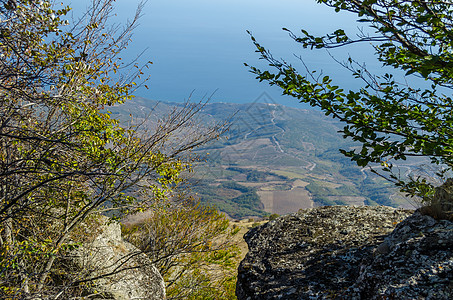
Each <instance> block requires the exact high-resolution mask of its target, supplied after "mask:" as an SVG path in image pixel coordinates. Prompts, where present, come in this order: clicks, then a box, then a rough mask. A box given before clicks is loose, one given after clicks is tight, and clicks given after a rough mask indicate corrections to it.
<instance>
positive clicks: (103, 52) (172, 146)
mask: <svg viewBox="0 0 453 300" xmlns="http://www.w3.org/2000/svg"><path fill="white" fill-rule="evenodd" d="M113 3H114V0H94V1H91V6H90V7H89V8H88V10H87V11H86V13H84V14H83V15H81V16H80V17H78V18H75V19H74V17H73V18H71V17H70V16H69V14H68V13H69V11H70V8H69V7H65V6H63V4H61V6H59V4H56V3H54V2H53V1H38V0H15V1H1V2H0V297H5V298H9V299H11V298H22V299H25V298H36V297H39V298H46V299H47V298H49V297H51V296H52V295H53V296H52V297H54V296H55V295H59V297H61V298H66V299H69V297H70V296H71V297H76V296H77V295H76V294H75V290H74V288H76V286H77V283H78V282H80V280H79V279H77V272H76V273H75V274H72V273H71V272H75V271H74V270H72V271H71V270H66V271H65V272H63V273H59V272H57V271H56V268H55V266H56V265H57V264H58V262H59V261H60V262H61V261H62V260H64V259H65V256H67V255H68V253H69V252H68V251H69V250H70V249H71V248H73V247H77V245H78V243H80V242H82V241H83V240H84V239H85V238H86V236H84V235H83V234H80V233H81V232H83V230H80V227H81V226H82V223H83V222H86V220H87V219H89V218H91V217H93V216H95V215H96V214H100V213H101V212H104V213H105V212H106V211H109V212H110V215H117V216H121V215H123V214H125V213H133V212H137V211H143V210H146V209H151V208H153V207H156V206H161V207H168V206H169V202H168V201H163V200H165V199H167V197H168V196H169V195H170V194H171V192H172V191H173V190H174V189H175V187H176V186H177V185H178V183H180V182H181V180H182V179H181V176H180V175H181V172H183V171H185V170H188V169H190V166H191V161H192V158H191V157H189V153H188V151H190V150H191V149H193V148H194V147H196V146H198V145H200V144H203V143H205V142H207V141H209V140H211V139H214V138H216V137H217V136H218V134H219V132H221V131H222V129H221V127H222V125H220V126H216V125H213V126H212V127H210V128H207V129H203V130H200V126H199V124H196V122H194V121H193V117H194V116H195V114H196V113H197V111H199V110H200V109H201V106H200V105H196V104H190V103H188V104H186V105H185V106H182V108H181V109H175V110H174V111H173V112H170V113H169V114H168V116H166V117H165V118H163V119H160V120H157V119H156V120H153V121H154V123H155V124H157V125H156V126H155V129H154V130H150V129H149V128H143V125H144V123H143V122H142V123H137V122H133V121H132V122H129V123H120V122H119V121H118V120H116V119H114V118H112V117H111V113H110V112H109V107H111V106H113V105H117V104H121V103H123V102H125V101H128V100H130V99H131V98H132V93H133V91H134V89H135V88H136V87H137V86H138V85H140V84H141V83H143V82H144V80H145V81H146V78H141V76H146V75H144V74H143V72H142V70H143V68H146V67H147V66H148V65H149V64H150V63H145V64H144V65H139V64H138V63H136V62H132V63H128V62H123V61H122V60H121V57H120V54H121V51H122V50H124V49H125V47H126V46H127V45H128V43H129V42H130V39H131V34H132V30H133V29H134V27H135V26H136V22H137V20H138V18H139V16H140V10H141V5H140V6H139V7H138V9H137V13H136V15H135V16H134V18H133V19H132V20H130V22H129V23H128V24H126V26H124V27H119V26H118V25H115V24H112V23H111V18H110V17H111V16H112V15H113V13H114V12H113V9H114V6H113ZM160 201H162V202H165V203H160ZM216 217H217V216H216ZM92 224H96V222H93V223H92ZM93 226H94V225H93ZM73 275H74V276H73ZM71 276H72V277H71ZM87 280H88V281H89V278H86V279H85V280H84V281H87ZM55 297H56V296H55Z"/></svg>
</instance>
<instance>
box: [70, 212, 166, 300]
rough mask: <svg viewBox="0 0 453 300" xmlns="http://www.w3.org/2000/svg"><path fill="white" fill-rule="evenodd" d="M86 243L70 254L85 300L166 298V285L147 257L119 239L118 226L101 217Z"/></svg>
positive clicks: (158, 299)
mask: <svg viewBox="0 0 453 300" xmlns="http://www.w3.org/2000/svg"><path fill="white" fill-rule="evenodd" d="M100 223H101V225H99V226H96V232H93V233H92V235H93V236H92V238H91V239H90V241H89V242H84V243H83V244H82V245H81V246H80V247H78V248H77V249H76V250H75V251H74V252H73V253H72V257H73V258H72V263H73V264H75V265H76V268H77V269H79V270H80V274H81V276H82V278H90V279H94V280H93V281H90V282H89V285H87V291H86V294H87V295H89V296H88V297H87V298H88V299H115V300H128V299H147V300H161V299H165V283H164V281H163V279H162V276H161V275H160V273H159V271H158V270H157V269H156V267H155V266H154V265H153V264H151V263H150V260H149V258H148V257H147V256H146V254H144V253H142V252H141V251H140V250H139V249H137V248H136V247H135V246H133V245H132V244H130V243H128V242H126V241H124V240H123V239H122V237H121V227H120V224H119V223H117V222H114V221H111V220H109V219H108V218H105V217H102V218H101V221H100Z"/></svg>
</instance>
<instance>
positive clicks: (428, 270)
mask: <svg viewBox="0 0 453 300" xmlns="http://www.w3.org/2000/svg"><path fill="white" fill-rule="evenodd" d="M382 245H384V246H385V248H386V251H384V252H383V253H376V255H375V256H374V257H373V260H372V261H371V262H368V263H366V264H362V266H361V271H360V273H359V277H358V278H357V280H356V282H355V283H354V284H353V285H352V286H351V287H350V288H348V290H347V291H346V293H345V294H346V295H349V296H350V297H351V298H355V299H453V223H452V222H451V221H447V220H435V219H433V218H432V217H430V216H426V215H422V214H421V213H420V212H418V211H417V212H415V213H414V214H413V215H412V216H410V217H409V218H407V219H406V220H404V221H403V222H401V223H400V224H398V226H397V227H396V228H395V230H394V231H393V232H392V233H391V234H390V235H389V236H388V237H386V239H385V241H384V242H383V244H382ZM381 247H382V246H381Z"/></svg>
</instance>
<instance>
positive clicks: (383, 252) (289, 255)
mask: <svg viewBox="0 0 453 300" xmlns="http://www.w3.org/2000/svg"><path fill="white" fill-rule="evenodd" d="M244 238H245V240H246V242H247V244H248V247H249V252H248V254H247V256H246V257H245V259H244V260H243V261H242V262H241V264H240V266H239V274H238V283H237V290H236V293H237V296H238V298H239V299H250V300H252V299H453V297H452V295H453V293H452V288H453V287H452V286H453V283H452V282H453V271H452V270H453V255H452V253H453V252H452V251H453V250H452V248H453V223H452V222H449V221H445V220H443V221H436V220H434V219H433V218H431V217H428V216H423V215H421V214H420V213H419V212H415V213H414V214H413V212H412V211H409V210H397V209H394V208H390V207H383V206H380V207H366V206H329V207H318V208H313V209H308V210H301V211H300V212H298V213H295V214H290V215H287V216H284V217H280V218H278V219H276V220H274V221H271V222H269V223H266V224H264V225H262V226H260V227H256V228H253V229H251V230H250V231H249V232H248V233H247V234H246V235H245V236H244Z"/></svg>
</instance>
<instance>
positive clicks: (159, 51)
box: [75, 0, 377, 106]
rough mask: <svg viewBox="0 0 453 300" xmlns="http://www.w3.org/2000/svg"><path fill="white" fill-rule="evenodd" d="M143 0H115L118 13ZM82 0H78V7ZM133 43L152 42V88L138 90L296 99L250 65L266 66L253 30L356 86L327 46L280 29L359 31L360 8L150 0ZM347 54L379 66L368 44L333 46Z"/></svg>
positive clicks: (258, 0) (288, 1)
mask: <svg viewBox="0 0 453 300" xmlns="http://www.w3.org/2000/svg"><path fill="white" fill-rule="evenodd" d="M137 3H138V1H137V0H117V7H118V10H117V11H118V20H120V21H124V20H125V18H126V16H131V15H132V14H133V11H134V8H135V6H136V4H137ZM81 6H83V1H82V2H77V3H76V4H75V8H76V9H80V7H81ZM143 13H144V14H143V17H142V19H141V20H140V26H139V27H138V28H137V30H136V32H135V35H134V37H133V40H132V43H131V45H130V47H129V49H128V51H127V53H126V56H127V57H129V58H132V57H134V55H136V54H138V53H140V52H141V51H142V50H143V49H147V51H146V52H145V54H144V55H143V56H142V58H141V59H142V60H144V61H145V60H146V61H147V60H150V61H152V62H153V65H152V66H151V68H150V69H149V74H150V75H151V78H150V81H149V82H148V86H149V90H146V89H144V88H142V89H139V90H138V91H137V93H136V94H137V95H139V96H142V97H145V98H151V99H156V100H166V101H183V100H185V99H187V98H188V97H189V96H190V95H191V93H192V92H193V96H192V98H193V99H194V100H197V99H200V98H203V97H209V96H210V95H212V94H213V93H214V94H213V96H212V101H214V102H236V103H243V102H253V101H255V100H256V99H257V98H259V97H260V95H263V93H266V94H265V95H266V97H267V100H266V102H275V103H281V104H286V105H296V106H299V105H298V104H297V100H295V99H292V98H290V97H284V96H281V91H280V90H279V89H278V88H276V87H269V86H268V84H267V83H263V82H262V83H260V82H258V81H257V80H256V79H255V78H254V75H253V74H251V73H250V72H249V71H248V69H247V68H246V67H245V66H244V63H245V62H246V63H248V64H251V65H255V66H260V67H266V64H265V62H264V61H262V60H259V55H258V54H256V53H255V52H254V51H255V49H254V46H253V44H252V42H251V40H250V36H249V35H248V34H247V33H246V30H250V31H251V32H252V33H253V34H254V36H255V37H256V38H257V40H258V41H259V42H260V43H262V45H263V46H265V47H267V48H268V49H270V50H271V51H272V52H273V54H274V56H275V57H277V58H279V57H283V58H285V59H286V60H288V61H289V62H291V63H293V64H294V66H296V68H297V69H299V70H300V71H302V73H305V69H304V67H303V65H302V64H301V63H300V62H299V61H298V60H297V59H296V58H295V57H294V54H296V55H301V56H302V57H303V59H304V62H305V63H306V64H307V65H308V66H309V67H310V69H313V70H322V71H323V72H324V73H325V74H333V75H334V78H336V79H337V83H338V84H341V85H344V86H345V87H347V88H354V87H357V86H358V85H359V84H360V82H357V81H355V80H353V78H352V76H350V74H349V72H348V71H346V70H345V69H344V68H342V67H341V66H339V65H338V64H337V63H335V62H334V61H333V60H332V58H331V57H330V56H329V55H328V53H327V52H326V51H325V50H313V51H310V50H304V49H302V48H301V47H300V46H299V45H298V44H296V43H295V42H294V41H293V40H291V39H290V38H289V37H288V34H287V33H286V32H284V31H282V30H281V28H282V27H286V28H289V29H291V30H293V31H295V32H296V31H298V30H300V28H305V29H307V30H308V31H310V32H313V33H315V34H323V33H328V32H333V31H334V30H336V29H338V28H344V29H346V30H347V31H349V32H357V26H358V25H359V24H358V23H356V22H355V16H354V15H351V14H348V13H335V12H334V11H333V10H332V9H331V8H328V7H326V6H324V5H320V4H317V3H316V1H315V0H298V1H297V0H279V1H277V0H272V1H271V0H192V1H187V0H165V1H163V0H161V1H148V3H147V4H146V6H145V9H144V11H143ZM332 54H333V55H334V56H335V57H336V58H338V59H340V60H345V59H347V57H348V54H351V55H353V56H354V57H356V58H357V59H358V60H359V61H367V64H368V66H371V67H376V68H377V64H376V63H375V62H374V59H373V49H372V48H371V47H369V46H367V45H360V46H355V47H352V48H351V47H349V48H348V49H340V50H336V51H332Z"/></svg>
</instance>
